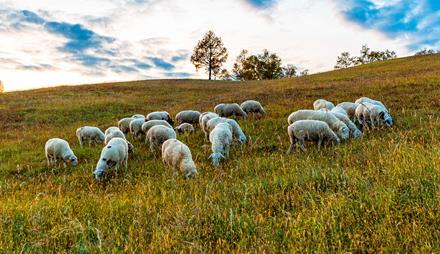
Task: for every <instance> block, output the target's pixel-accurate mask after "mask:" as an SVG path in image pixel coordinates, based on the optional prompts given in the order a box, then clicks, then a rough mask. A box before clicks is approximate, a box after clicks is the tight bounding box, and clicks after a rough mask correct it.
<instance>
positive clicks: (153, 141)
mask: <svg viewBox="0 0 440 254" xmlns="http://www.w3.org/2000/svg"><path fill="white" fill-rule="evenodd" d="M171 138H174V139H175V138H176V132H175V131H174V130H173V129H172V128H169V127H166V126H163V125H156V126H153V127H151V129H150V130H148V132H147V139H146V140H145V141H147V142H146V143H148V142H149V143H150V151H151V152H152V153H155V152H156V148H157V147H159V148H160V146H161V145H162V144H163V143H164V142H165V141H167V140H168V139H171Z"/></svg>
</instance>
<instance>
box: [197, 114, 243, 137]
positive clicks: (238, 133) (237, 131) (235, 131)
mask: <svg viewBox="0 0 440 254" xmlns="http://www.w3.org/2000/svg"><path fill="white" fill-rule="evenodd" d="M219 123H227V124H229V125H231V128H232V136H233V137H234V139H235V140H238V142H240V143H245V142H246V140H247V139H246V135H245V134H244V133H243V131H242V130H241V128H240V125H239V124H238V123H237V121H235V120H234V119H229V118H225V117H216V118H213V119H211V120H209V121H208V122H207V123H206V126H205V129H204V130H203V131H206V132H207V134H205V135H209V133H210V132H211V131H212V130H213V129H214V128H215V126H216V125H217V124H219Z"/></svg>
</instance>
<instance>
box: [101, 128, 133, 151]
mask: <svg viewBox="0 0 440 254" xmlns="http://www.w3.org/2000/svg"><path fill="white" fill-rule="evenodd" d="M104 136H105V141H104V144H105V145H107V144H108V143H109V142H110V140H112V139H113V138H122V139H124V140H125V141H127V144H128V152H129V153H133V152H134V147H133V145H132V144H131V143H130V142H128V140H127V138H126V137H125V135H124V133H123V132H122V131H121V130H120V129H118V128H117V127H108V128H107V130H105V134H104Z"/></svg>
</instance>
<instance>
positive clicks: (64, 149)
mask: <svg viewBox="0 0 440 254" xmlns="http://www.w3.org/2000/svg"><path fill="white" fill-rule="evenodd" d="M44 150H45V153H46V159H47V165H48V166H49V167H50V166H52V165H53V164H56V162H57V160H58V159H60V160H62V161H63V162H64V167H66V162H69V163H70V164H71V165H72V166H76V165H78V159H77V158H76V156H75V154H74V153H73V151H72V149H71V148H70V146H69V143H68V142H67V141H66V140H64V139H60V138H51V139H49V140H48V141H47V142H46V145H45V146H44Z"/></svg>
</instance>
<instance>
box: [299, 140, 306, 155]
mask: <svg viewBox="0 0 440 254" xmlns="http://www.w3.org/2000/svg"><path fill="white" fill-rule="evenodd" d="M299 144H300V148H301V151H303V152H305V151H306V148H305V146H304V140H299Z"/></svg>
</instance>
